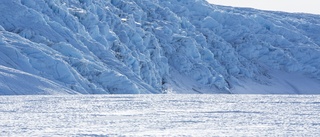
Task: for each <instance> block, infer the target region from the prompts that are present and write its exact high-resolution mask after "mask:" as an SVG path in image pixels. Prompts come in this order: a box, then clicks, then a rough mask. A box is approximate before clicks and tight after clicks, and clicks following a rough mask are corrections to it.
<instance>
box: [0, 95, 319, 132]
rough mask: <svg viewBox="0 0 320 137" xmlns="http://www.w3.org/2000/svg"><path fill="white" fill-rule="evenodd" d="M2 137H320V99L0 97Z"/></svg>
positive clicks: (236, 96) (177, 96) (106, 96)
mask: <svg viewBox="0 0 320 137" xmlns="http://www.w3.org/2000/svg"><path fill="white" fill-rule="evenodd" d="M0 100H1V102H0V136H213V135H214V136H319V135H320V131H319V128H320V119H319V110H320V102H319V100H320V97H319V96H314V95H308V96H306V95H172V94H169V95H99V96H97V95H95V96H93V95H76V96H73V95H71V96H70V95H68V96H2V97H0Z"/></svg>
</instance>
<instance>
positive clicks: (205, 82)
mask: <svg viewBox="0 0 320 137" xmlns="http://www.w3.org/2000/svg"><path fill="white" fill-rule="evenodd" d="M0 12H1V13H2V14H1V15H0V66H1V67H2V71H9V72H10V71H12V70H14V71H17V72H19V73H17V74H14V75H15V77H17V78H16V79H18V80H19V81H22V80H25V81H28V82H26V83H28V84H18V83H14V84H12V83H7V82H2V83H1V86H0V94H9V95H14V94H51V93H52V92H42V90H40V89H39V88H38V87H39V84H40V83H38V82H36V81H37V80H36V79H43V81H46V82H49V83H54V84H53V85H54V86H53V85H51V86H48V87H47V88H48V89H51V88H52V87H55V88H58V89H57V90H56V91H58V92H60V91H61V92H63V91H65V90H68V92H63V93H79V94H121V93H122V94H128V93H129V94H150V93H152V94H153V93H155V94H158V93H168V92H170V93H278V94H284V93H292V94H319V93H320V92H319V91H320V88H319V87H320V86H319V85H320V81H319V80H320V46H319V45H320V38H319V35H318V33H319V31H320V16H318V15H312V14H290V13H284V12H271V11H259V10H255V9H245V8H233V7H224V6H216V5H210V4H209V3H207V2H206V1H205V0H183V1H159V0H152V1H147V0H117V1H115V0H95V1H92V0H88V1H84V0H80V1H78V0H66V1H60V0H54V1H46V0H39V1H37V2H32V1H28V0H11V1H1V2H0ZM21 74H28V77H23V76H24V75H21ZM0 77H1V78H2V79H0V80H1V81H15V79H14V78H13V77H8V76H7V75H6V73H1V74H0ZM11 78H12V80H10V79H11ZM16 82H18V81H16ZM301 83H305V84H301ZM40 85H41V84H40ZM49 85H50V84H49ZM255 85H257V86H255ZM12 86H14V87H16V88H17V89H23V90H24V91H28V92H20V91H14V90H8V88H7V87H12ZM34 89H39V90H34Z"/></svg>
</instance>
